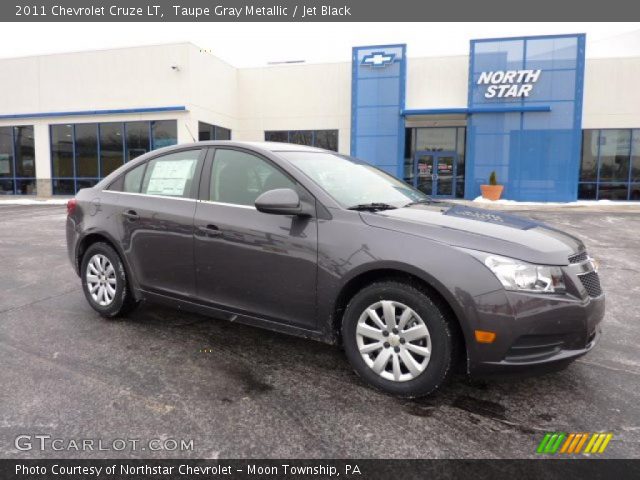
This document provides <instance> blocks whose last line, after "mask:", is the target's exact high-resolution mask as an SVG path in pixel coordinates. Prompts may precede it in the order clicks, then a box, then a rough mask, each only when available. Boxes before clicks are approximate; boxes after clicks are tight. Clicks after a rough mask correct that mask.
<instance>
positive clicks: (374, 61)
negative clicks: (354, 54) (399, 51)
mask: <svg viewBox="0 0 640 480" xmlns="http://www.w3.org/2000/svg"><path fill="white" fill-rule="evenodd" d="M395 58H396V54H395V53H385V52H371V53H370V54H368V55H365V56H364V57H363V58H362V65H369V66H371V67H384V66H386V65H389V64H390V63H393V61H394V60H395Z"/></svg>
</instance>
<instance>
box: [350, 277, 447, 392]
mask: <svg viewBox="0 0 640 480" xmlns="http://www.w3.org/2000/svg"><path fill="white" fill-rule="evenodd" d="M382 300H390V301H394V302H398V303H401V304H403V305H406V306H407V307H409V308H411V309H412V310H413V311H414V312H415V313H417V315H418V316H419V317H420V318H421V319H422V321H423V322H424V324H425V325H426V326H427V328H428V330H429V335H430V337H431V356H430V357H429V360H428V363H427V364H426V367H425V368H424V370H423V371H422V373H420V374H419V375H417V376H416V377H415V378H413V379H410V380H406V381H394V380H387V379H385V378H382V377H381V376H380V375H379V374H378V373H376V372H375V371H373V370H372V368H371V367H369V365H367V363H365V360H364V359H363V357H362V355H361V353H360V351H359V349H358V344H357V334H356V330H357V326H358V320H359V319H360V316H361V315H362V314H363V312H364V311H365V309H367V308H368V307H369V306H371V305H373V304H375V303H376V302H379V301H382ZM342 343H343V346H344V349H345V352H346V355H347V358H348V359H349V362H350V363H351V365H352V367H353V369H354V370H355V371H356V373H357V374H358V375H359V376H360V377H361V378H363V379H364V380H365V381H366V382H367V383H369V384H370V385H372V386H374V387H376V388H377V389H379V390H382V391H384V392H386V393H390V394H392V395H395V396H399V397H404V398H413V397H421V396H425V395H429V394H431V393H433V392H435V391H436V390H438V389H439V388H440V387H441V386H442V385H443V384H444V383H445V382H446V381H447V379H448V378H449V377H450V376H451V375H452V373H453V371H454V367H455V359H456V358H457V355H458V342H457V339H456V338H455V330H454V329H453V328H452V325H451V324H450V323H449V321H448V319H447V316H446V311H445V310H444V309H443V308H442V307H441V306H439V302H437V301H434V300H433V299H432V298H431V297H430V296H429V295H428V294H427V293H425V292H424V291H422V290H420V289H418V288H416V287H415V286H413V285H411V284H409V283H402V282H399V281H382V282H377V283H373V284H371V285H369V286H367V287H365V288H363V289H362V290H360V291H359V292H358V293H357V294H356V295H355V296H354V297H353V298H352V299H351V301H350V302H349V304H348V305H347V308H346V309H345V312H344V316H343V321H342ZM403 344H404V343H403ZM385 348H388V347H385ZM388 367H390V366H389V365H388Z"/></svg>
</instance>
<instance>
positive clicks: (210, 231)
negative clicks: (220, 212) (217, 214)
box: [198, 224, 222, 237]
mask: <svg viewBox="0 0 640 480" xmlns="http://www.w3.org/2000/svg"><path fill="white" fill-rule="evenodd" d="M198 230H200V231H201V232H202V233H204V234H205V235H207V236H209V237H220V236H222V230H220V228H218V226H217V225H213V224H208V225H200V226H199V227H198Z"/></svg>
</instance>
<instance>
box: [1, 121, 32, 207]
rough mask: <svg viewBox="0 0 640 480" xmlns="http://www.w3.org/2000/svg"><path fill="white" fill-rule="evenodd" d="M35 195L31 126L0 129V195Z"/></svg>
mask: <svg viewBox="0 0 640 480" xmlns="http://www.w3.org/2000/svg"><path fill="white" fill-rule="evenodd" d="M35 193H36V156H35V147H34V141H33V126H17V127H0V194H2V195H32V194H35Z"/></svg>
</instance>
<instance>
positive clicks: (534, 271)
mask: <svg viewBox="0 0 640 480" xmlns="http://www.w3.org/2000/svg"><path fill="white" fill-rule="evenodd" d="M484 264H485V265H486V266H487V268H489V270H491V271H492V272H493V274H494V275H495V276H496V277H497V278H498V280H500V283H502V285H503V286H504V288H506V289H507V290H519V291H525V292H539V293H553V292H564V291H565V285H564V277H563V275H562V270H561V269H560V267H555V266H549V265H534V264H531V263H525V262H522V261H520V260H515V259H513V258H507V257H500V256H498V255H488V256H487V257H486V258H485V259H484Z"/></svg>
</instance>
